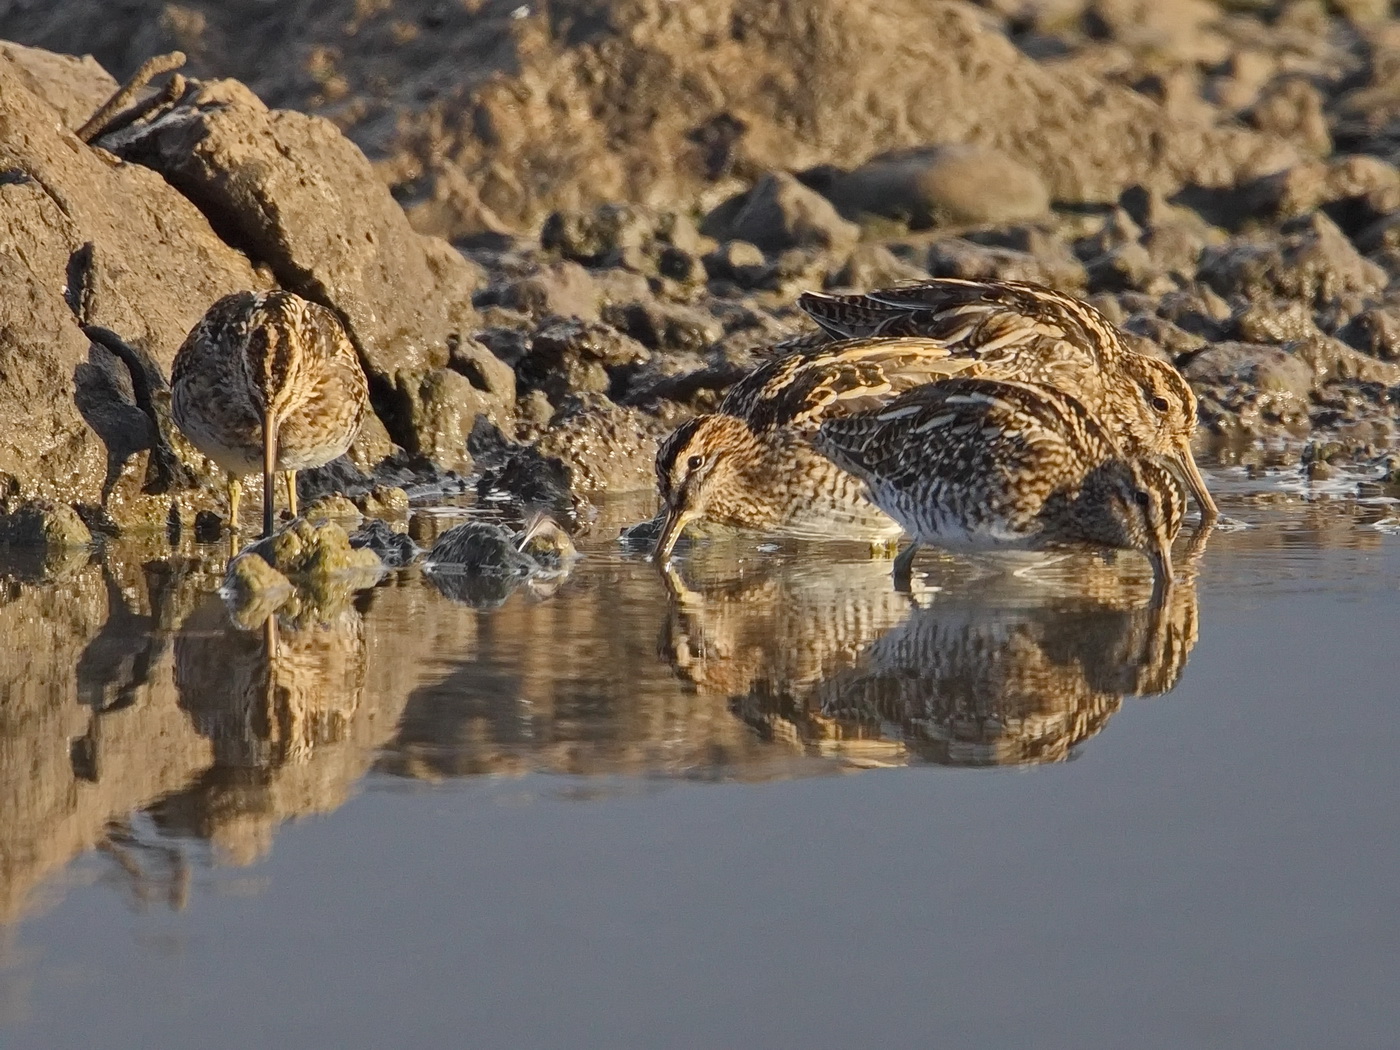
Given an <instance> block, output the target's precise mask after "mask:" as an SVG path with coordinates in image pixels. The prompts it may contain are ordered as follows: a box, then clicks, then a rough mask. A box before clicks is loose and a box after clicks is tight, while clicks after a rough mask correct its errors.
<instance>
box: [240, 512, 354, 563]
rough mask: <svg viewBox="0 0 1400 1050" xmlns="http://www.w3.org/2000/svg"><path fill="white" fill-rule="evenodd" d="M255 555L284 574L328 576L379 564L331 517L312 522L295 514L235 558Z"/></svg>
mask: <svg viewBox="0 0 1400 1050" xmlns="http://www.w3.org/2000/svg"><path fill="white" fill-rule="evenodd" d="M246 557H256V558H260V559H261V560H263V561H265V562H266V563H267V564H268V565H270V566H272V568H274V569H276V570H277V571H278V572H280V573H282V575H284V576H287V577H302V576H305V577H310V576H329V575H333V574H336V573H343V572H354V571H357V570H366V569H369V570H372V569H377V568H379V566H380V561H379V558H378V556H377V555H376V554H375V553H374V552H373V551H372V550H368V549H360V550H356V549H355V548H353V547H351V546H350V537H349V536H347V535H346V533H345V530H344V529H343V528H341V527H340V526H339V525H337V524H336V523H335V522H333V521H328V522H324V523H322V524H319V525H313V524H311V522H309V521H307V520H306V519H305V518H298V519H297V520H296V521H294V522H292V523H291V524H290V525H288V526H287V527H286V528H284V529H282V530H280V531H278V532H275V533H273V534H272V535H271V536H268V537H266V538H265V539H261V540H258V541H257V542H256V543H253V544H251V545H250V546H249V547H247V548H245V549H244V550H243V551H242V552H241V553H240V555H239V559H238V560H242V559H243V558H246Z"/></svg>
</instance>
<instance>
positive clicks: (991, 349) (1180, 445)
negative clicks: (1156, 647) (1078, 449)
mask: <svg viewBox="0 0 1400 1050" xmlns="http://www.w3.org/2000/svg"><path fill="white" fill-rule="evenodd" d="M798 304H799V305H800V306H801V307H802V309H803V310H804V311H806V312H807V313H808V314H809V315H810V316H811V317H812V319H813V320H815V321H816V322H817V324H818V325H820V326H821V328H822V330H823V331H824V333H825V334H826V337H827V338H831V339H851V338H869V337H881V336H884V337H891V336H922V337H925V338H930V339H934V340H937V341H938V342H940V343H941V344H942V345H943V346H944V347H945V349H946V352H947V353H948V354H949V355H950V356H952V357H955V358H960V359H966V360H967V361H968V363H969V366H970V367H969V371H970V372H972V373H973V374H977V375H987V376H992V377H996V378H1004V379H1016V380H1026V381H1029V382H1036V383H1044V384H1047V385H1049V386H1054V387H1058V388H1059V389H1062V390H1067V391H1069V392H1070V393H1071V394H1073V395H1074V396H1075V397H1076V398H1078V399H1079V400H1080V401H1082V402H1083V403H1084V404H1085V405H1086V406H1087V407H1088V408H1089V409H1090V411H1092V412H1093V413H1094V414H1095V415H1097V416H1098V417H1099V419H1100V420H1101V421H1102V422H1103V423H1104V425H1105V426H1106V427H1107V428H1108V430H1109V432H1110V433H1111V434H1113V435H1114V437H1115V439H1116V440H1117V441H1118V443H1119V444H1120V445H1121V446H1122V447H1123V450H1124V452H1126V453H1128V454H1129V455H1137V456H1144V455H1151V456H1158V457H1161V458H1163V459H1164V460H1166V461H1167V462H1168V463H1169V464H1171V465H1172V466H1173V467H1174V468H1175V470H1176V471H1177V473H1178V475H1179V476H1180V477H1181V479H1182V480H1183V481H1184V482H1185V483H1186V484H1187V485H1188V486H1189V487H1190V489H1191V493H1192V495H1193V496H1195V498H1196V502H1197V503H1198V504H1199V505H1200V508H1201V516H1202V519H1203V520H1205V521H1213V520H1215V519H1216V518H1217V517H1218V516H1219V510H1218V508H1217V507H1216V505H1215V501H1214V500H1213V499H1212V498H1211V495H1210V492H1209V490H1208V489H1207V488H1206V483H1205V479H1204V478H1203V477H1202V476H1201V472H1200V470H1199V468H1198V467H1197V466H1196V461H1195V457H1194V456H1193V455H1192V452H1191V439H1192V437H1193V435H1194V434H1195V429H1196V395H1195V393H1194V392H1193V391H1192V390H1191V387H1190V386H1189V385H1188V384H1187V382H1186V380H1185V379H1184V378H1182V375H1181V373H1180V372H1178V371H1177V370H1176V368H1175V367H1174V366H1173V365H1172V364H1171V363H1170V362H1167V361H1162V360H1159V359H1157V358H1155V357H1149V356H1147V355H1145V354H1140V353H1137V352H1136V351H1134V350H1132V349H1131V348H1129V347H1128V346H1127V345H1126V344H1125V343H1124V341H1123V337H1122V334H1121V333H1120V332H1119V330H1118V329H1117V327H1115V326H1114V325H1113V324H1112V322H1110V321H1109V320H1108V318H1106V317H1104V315H1103V314H1101V313H1100V312H1099V311H1098V310H1096V309H1094V308H1093V307H1092V306H1090V305H1089V304H1088V303H1085V302H1083V301H1081V300H1079V299H1076V298H1074V297H1072V296H1068V295H1063V294H1061V293H1059V292H1056V291H1053V290H1051V289H1049V288H1046V287H1043V286H1042V285H1038V284H1032V283H1029V282H1021V281H979V280H965V279H962V278H954V277H944V278H937V279H934V280H930V281H925V282H922V283H919V284H910V285H906V286H902V287H896V288H886V289H877V290H875V291H870V292H864V293H860V294H854V295H831V294H826V293H821V292H804V293H803V294H802V296H801V297H800V298H799V300H798ZM802 342H803V340H794V341H793V344H792V345H793V346H794V347H800V345H801V344H802ZM808 342H810V340H808Z"/></svg>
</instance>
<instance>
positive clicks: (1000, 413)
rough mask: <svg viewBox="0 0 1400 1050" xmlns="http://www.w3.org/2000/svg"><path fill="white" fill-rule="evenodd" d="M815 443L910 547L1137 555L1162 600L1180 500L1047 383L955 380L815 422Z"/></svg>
mask: <svg viewBox="0 0 1400 1050" xmlns="http://www.w3.org/2000/svg"><path fill="white" fill-rule="evenodd" d="M814 444H815V446H816V448H818V449H819V450H821V451H822V452H823V453H824V454H826V455H827V456H830V457H831V458H832V460H834V461H835V462H836V463H837V464H838V465H840V466H841V467H842V468H843V469H845V470H847V471H849V472H850V473H852V474H853V475H855V476H857V477H859V478H861V479H862V480H863V481H864V482H865V483H866V485H867V486H868V487H869V491H870V498H871V499H872V500H873V501H874V503H875V504H876V505H877V506H879V507H880V508H881V509H882V510H884V511H885V512H886V513H888V514H889V515H890V516H891V517H892V518H894V519H895V520H896V521H898V522H899V523H900V524H901V525H902V526H904V528H905V530H906V531H907V532H908V533H909V535H910V536H911V537H912V538H913V543H912V544H911V545H910V546H909V547H908V549H907V550H905V551H904V553H902V554H901V555H900V556H899V558H898V559H896V562H895V574H896V578H901V579H904V580H907V579H908V576H909V570H910V567H911V565H912V563H913V558H914V554H915V552H916V551H917V550H918V547H919V545H920V544H921V543H928V544H936V545H937V546H940V547H944V548H947V549H950V550H955V551H956V550H962V551H998V550H1031V551H1055V550H1074V549H1086V548H1087V549H1094V548H1108V549H1119V550H1135V551H1141V552H1142V553H1143V554H1145V555H1146V556H1147V557H1148V559H1149V560H1150V561H1151V562H1152V568H1153V574H1154V579H1155V582H1156V588H1155V590H1156V591H1157V593H1158V594H1159V595H1160V594H1161V593H1164V592H1165V590H1166V589H1167V588H1168V587H1169V586H1170V583H1171V578H1172V562H1171V543H1172V540H1173V539H1174V538H1175V537H1176V534H1177V532H1178V531H1179V530H1180V528H1181V520H1182V515H1183V513H1184V511H1185V504H1186V497H1185V493H1184V491H1183V490H1182V488H1181V485H1180V484H1179V482H1178V481H1177V480H1176V478H1175V476H1174V475H1173V474H1172V473H1171V472H1170V471H1168V470H1167V469H1166V468H1165V467H1164V466H1162V465H1161V464H1160V463H1158V462H1157V461H1156V460H1153V459H1150V458H1149V459H1138V458H1135V457H1130V456H1125V455H1124V454H1123V453H1122V452H1121V451H1120V450H1119V448H1118V447H1117V446H1116V445H1115V444H1114V442H1113V440H1112V438H1110V436H1109V434H1108V432H1107V430H1106V428H1105V427H1104V426H1103V425H1102V424H1101V423H1100V422H1099V421H1098V420H1097V419H1095V417H1094V416H1092V415H1091V414H1090V413H1089V411H1088V410H1087V409H1086V408H1085V406H1084V405H1083V404H1081V403H1080V402H1079V401H1078V400H1076V399H1075V398H1074V397H1072V396H1070V395H1069V394H1067V393H1065V392H1064V391H1062V390H1057V389H1055V388H1053V387H1048V386H1041V385H1037V384H1031V383H1018V382H1008V381H1005V380H994V379H986V378H980V377H961V376H960V377H955V378H952V379H947V380H944V381H943V382H940V383H934V384H931V385H928V386H924V387H920V388H919V389H917V390H913V391H910V392H909V393H907V394H904V395H902V396H900V397H898V398H896V399H894V400H893V401H891V402H889V403H888V404H886V405H884V406H883V407H881V408H878V409H875V410H873V411H870V412H864V413H860V414H858V415H853V416H850V417H848V418H846V419H833V420H828V421H827V422H825V423H823V424H822V427H821V429H820V431H819V432H818V433H817V435H816V437H815V439H814Z"/></svg>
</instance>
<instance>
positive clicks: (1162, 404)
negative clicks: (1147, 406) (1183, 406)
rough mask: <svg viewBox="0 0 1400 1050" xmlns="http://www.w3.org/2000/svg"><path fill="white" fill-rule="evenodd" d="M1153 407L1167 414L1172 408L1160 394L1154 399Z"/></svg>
mask: <svg viewBox="0 0 1400 1050" xmlns="http://www.w3.org/2000/svg"><path fill="white" fill-rule="evenodd" d="M1152 407H1153V408H1155V409H1156V410H1157V411H1158V412H1165V411H1166V410H1167V409H1169V408H1171V407H1172V406H1171V405H1170V404H1169V403H1168V402H1167V399H1166V398H1164V397H1163V396H1162V395H1161V394H1158V395H1157V396H1156V397H1154V398H1153V399H1152Z"/></svg>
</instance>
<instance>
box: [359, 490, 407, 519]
mask: <svg viewBox="0 0 1400 1050" xmlns="http://www.w3.org/2000/svg"><path fill="white" fill-rule="evenodd" d="M355 506H357V507H358V508H359V509H360V510H361V511H362V512H363V513H364V515H365V517H367V518H378V517H384V516H386V515H389V516H396V517H397V516H402V515H404V514H407V513H408V508H409V500H408V493H407V492H405V491H404V490H403V489H401V488H399V487H398V486H396V485H376V486H374V488H372V489H370V490H369V491H368V492H366V493H365V494H364V495H363V496H358V497H356V499H355Z"/></svg>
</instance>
